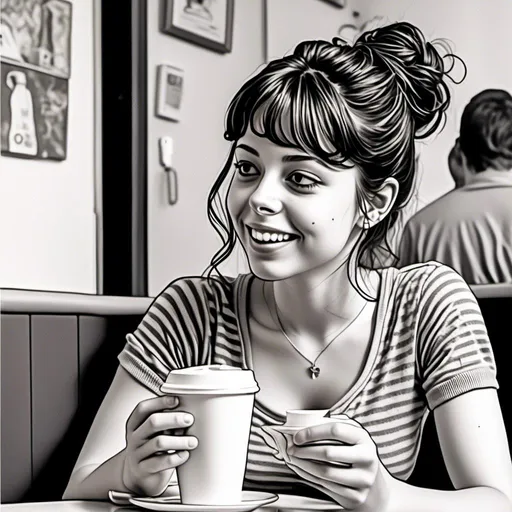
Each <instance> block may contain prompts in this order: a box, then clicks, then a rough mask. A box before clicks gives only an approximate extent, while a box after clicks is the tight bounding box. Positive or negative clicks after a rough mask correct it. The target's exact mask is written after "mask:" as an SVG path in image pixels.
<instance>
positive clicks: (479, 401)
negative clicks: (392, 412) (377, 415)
mask: <svg viewBox="0 0 512 512" xmlns="http://www.w3.org/2000/svg"><path fill="white" fill-rule="evenodd" d="M434 418H435V421H436V427H437V432H438V436H439V441H440V444H441V449H442V452H443V457H444V460H445V464H446V467H447V469H448V473H449V475H450V478H451V480H452V482H453V485H454V487H455V489H457V490H455V491H438V490H433V489H423V488H418V487H413V486H411V485H409V484H407V483H405V482H402V481H400V480H397V479H392V480H391V483H390V486H391V489H390V490H391V492H390V503H389V507H388V510H389V512H473V511H474V512H477V511H478V512H482V511H483V510H488V511H492V512H511V511H512V462H511V460H510V451H509V446H508V442H507V435H506V431H505V427H504V424H503V417H502V414H501V409H500V405H499V402H498V397H497V393H496V390H494V389H479V390H474V391H470V392H467V393H465V394H463V395H460V396H458V397H456V398H453V399H452V400H449V401H448V402H445V403H444V404H442V405H440V406H439V407H437V408H436V409H435V410H434Z"/></svg>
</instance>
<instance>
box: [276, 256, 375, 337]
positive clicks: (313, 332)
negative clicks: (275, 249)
mask: <svg viewBox="0 0 512 512" xmlns="http://www.w3.org/2000/svg"><path fill="white" fill-rule="evenodd" d="M356 273H357V274H358V281H357V282H358V285H359V286H360V287H363V290H364V291H365V292H366V293H369V294H370V296H373V295H374V294H375V289H376V283H375V281H374V279H373V277H374V275H373V274H375V273H370V272H368V271H364V270H363V269H355V270H354V271H352V272H351V275H352V276H355V274H356ZM370 278H372V279H370ZM351 281H352V282H351ZM353 282H354V278H352V279H350V278H349V273H348V269H347V266H346V265H343V266H341V267H340V268H338V269H337V270H336V271H334V272H332V273H330V274H328V275H327V276H325V275H324V276H321V275H319V274H315V273H314V272H310V273H308V274H307V275H303V274H301V275H299V276H293V277H291V278H289V279H284V280H281V281H274V282H273V283H268V284H269V286H270V287H272V286H273V291H274V299H275V306H276V309H277V314H278V315H279V319H280V320H281V323H282V324H283V326H284V327H285V328H286V329H287V331H290V332H291V333H292V332H295V333H300V334H301V335H305V336H308V337H309V336H310V337H312V338H314V339H318V340H324V341H325V342H326V343H328V342H329V339H330V335H332V334H334V333H336V332H338V331H339V330H340V329H343V327H344V326H346V325H348V323H349V322H351V321H352V320H353V319H354V317H355V316H357V314H358V313H359V312H360V311H361V309H362V307H363V306H364V305H365V304H366V303H367V302H368V300H367V299H365V298H363V297H362V296H361V294H360V293H358V291H357V290H356V289H355V288H354V286H353V284H352V283H353ZM368 284H369V285H370V289H367V288H368Z"/></svg>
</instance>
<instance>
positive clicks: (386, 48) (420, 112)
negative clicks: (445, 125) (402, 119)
mask: <svg viewBox="0 0 512 512" xmlns="http://www.w3.org/2000/svg"><path fill="white" fill-rule="evenodd" d="M354 48H356V49H359V50H361V51H362V52H366V53H367V54H368V56H369V57H370V58H371V59H372V61H373V64H374V65H375V66H380V67H383V68H386V69H387V70H389V72H390V73H392V74H393V76H394V78H395V80H396V84H397V87H398V88H399V89H400V91H401V93H402V94H403V96H404V98H405V101H406V102H407V104H408V105H409V108H410V110H411V115H412V117H413V119H414V123H415V135H416V138H424V137H428V136H429V135H431V134H432V133H434V132H435V131H436V130H437V129H438V127H439V125H440V124H441V122H442V121H443V114H444V112H445V111H446V109H447V108H448V105H449V102H450V91H449V89H448V85H447V83H446V82H445V81H444V79H445V75H446V70H445V61H444V60H443V58H442V57H441V55H440V54H439V52H438V51H437V49H436V48H435V47H434V46H433V45H432V43H430V42H428V41H426V40H425V37H424V36H423V34H422V32H421V31H420V30H419V29H418V28H417V27H415V26H414V25H411V24H410V23H406V22H403V23H395V24H393V25H388V26H385V27H381V28H377V29H374V30H371V31H368V32H365V33H363V34H362V35H361V36H360V37H359V38H358V40H357V41H356V42H355V44H354Z"/></svg>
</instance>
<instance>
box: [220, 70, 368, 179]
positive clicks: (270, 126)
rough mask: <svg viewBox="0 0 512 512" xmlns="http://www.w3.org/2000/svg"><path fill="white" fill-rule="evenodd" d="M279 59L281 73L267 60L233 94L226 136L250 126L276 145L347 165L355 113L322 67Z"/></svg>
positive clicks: (233, 138)
mask: <svg viewBox="0 0 512 512" xmlns="http://www.w3.org/2000/svg"><path fill="white" fill-rule="evenodd" d="M280 64H281V65H283V64H285V69H283V70H281V73H279V72H276V69H275V67H276V66H272V63H271V64H270V65H269V66H267V68H266V70H265V71H263V72H262V73H261V74H260V75H258V76H257V77H255V78H254V79H252V80H249V81H248V82H247V83H246V84H245V87H243V88H242V89H241V91H240V92H239V93H238V95H237V96H236V97H235V98H234V99H233V101H232V102H231V104H230V106H229V108H228V111H227V115H226V132H225V138H226V139H227V140H231V141H237V140H238V139H240V138H241V137H243V136H244V134H245V133H246V131H247V129H248V128H249V127H250V129H251V130H252V131H253V132H254V133H255V134H256V135H258V136H260V137H265V138H267V139H268V140H270V141H271V142H273V143H274V144H277V145H279V146H283V147H291V148H296V149H299V150H302V151H305V152H306V153H309V154H313V155H315V156H316V157H318V158H320V159H321V160H323V161H324V162H325V163H326V164H328V165H331V166H334V167H339V168H344V169H346V168H349V167H352V166H353V164H352V163H351V158H352V156H353V155H354V154H357V147H358V146H359V137H358V136H357V132H356V130H355V126H354V123H353V117H354V114H353V113H352V112H351V113H349V112H348V111H347V105H346V103H345V101H344V100H343V98H342V96H341V95H340V93H339V90H338V89H337V86H335V85H334V84H333V83H332V82H330V81H329V80H327V78H326V77H325V76H324V75H323V73H322V72H319V71H315V70H307V71H304V69H300V68H298V67H293V66H292V62H285V63H282V62H281V63H280ZM283 67H284V66H283Z"/></svg>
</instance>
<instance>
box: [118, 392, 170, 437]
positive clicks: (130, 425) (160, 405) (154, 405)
mask: <svg viewBox="0 0 512 512" xmlns="http://www.w3.org/2000/svg"><path fill="white" fill-rule="evenodd" d="M178 403H179V401H178V398H177V397H175V396H169V395H166V396H159V397H156V398H149V399H148V400H143V401H142V402H140V403H139V404H138V405H137V407H135V409H134V410H133V412H132V413H131V414H130V417H129V418H128V421H127V422H126V430H127V432H133V431H134V430H136V429H137V428H139V427H140V426H141V425H142V423H144V422H145V421H146V419H147V418H148V417H149V416H151V414H153V413H155V412H158V411H164V410H165V409H174V408H175V407H177V406H178Z"/></svg>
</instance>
